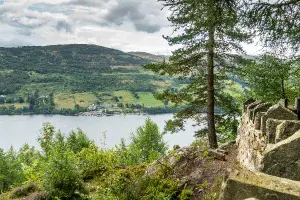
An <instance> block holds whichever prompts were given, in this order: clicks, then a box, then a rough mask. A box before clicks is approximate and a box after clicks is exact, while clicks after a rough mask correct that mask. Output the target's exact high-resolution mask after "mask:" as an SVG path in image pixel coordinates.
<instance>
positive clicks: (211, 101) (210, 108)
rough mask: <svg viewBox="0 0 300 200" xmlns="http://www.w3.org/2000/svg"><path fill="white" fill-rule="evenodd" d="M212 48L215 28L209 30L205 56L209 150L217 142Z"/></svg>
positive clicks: (216, 145)
mask: <svg viewBox="0 0 300 200" xmlns="http://www.w3.org/2000/svg"><path fill="white" fill-rule="evenodd" d="M214 48H215V28H214V27H212V28H210V30H209V47H208V55H207V122H208V142H209V146H210V148H213V149H216V148H218V141H217V135H216V128H215V112H214V108H215V98H214V54H215V52H214Z"/></svg>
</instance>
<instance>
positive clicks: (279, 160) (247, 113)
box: [221, 100, 300, 200]
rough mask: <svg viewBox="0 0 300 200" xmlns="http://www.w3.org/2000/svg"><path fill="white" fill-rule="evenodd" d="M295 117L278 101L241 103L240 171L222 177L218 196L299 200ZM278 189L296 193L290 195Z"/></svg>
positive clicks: (299, 130)
mask: <svg viewBox="0 0 300 200" xmlns="http://www.w3.org/2000/svg"><path fill="white" fill-rule="evenodd" d="M297 119H298V115H297V114H295V112H293V111H292V110H290V109H287V108H285V107H284V106H282V105H281V104H276V105H273V106H272V105H271V104H269V103H263V102H260V101H253V100H250V101H247V102H246V103H245V104H244V110H243V115H242V121H241V124H240V127H239V130H238V138H237V145H238V153H237V160H238V162H239V163H240V165H241V172H238V173H236V174H231V175H229V178H227V179H226V180H225V182H224V187H223V193H222V195H221V199H226V200H227V199H228V200H242V199H246V198H256V199H300V121H299V120H297ZM250 172H251V173H250ZM237 174H247V177H248V178H244V179H241V178H240V175H237ZM260 179H266V180H268V181H269V182H268V181H267V182H264V181H263V180H260ZM254 180H255V181H254ZM280 180H281V181H280ZM274 181H275V182H276V184H275V185H274ZM261 182H263V184H260V183H261ZM258 183H259V184H258ZM264 184H267V185H264ZM272 185H273V186H274V187H272ZM295 187H296V188H295ZM280 188H281V189H280ZM282 188H293V191H295V190H297V191H299V192H296V193H293V194H292V193H291V192H288V191H289V190H288V189H287V190H285V191H283V190H282ZM243 191H244V192H243ZM245 191H249V194H246V193H245ZM263 194H269V197H266V196H264V195H263ZM270 195H271V197H270ZM272 195H273V196H272Z"/></svg>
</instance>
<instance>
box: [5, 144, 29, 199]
mask: <svg viewBox="0 0 300 200" xmlns="http://www.w3.org/2000/svg"><path fill="white" fill-rule="evenodd" d="M23 181H24V174H23V171H22V165H21V163H20V162H19V160H18V159H17V154H16V152H15V151H14V150H13V149H12V148H11V149H10V150H9V151H8V152H4V150H3V149H0V192H1V193H2V192H5V191H7V190H8V189H10V187H12V186H18V185H20V184H21V183H22V182H23Z"/></svg>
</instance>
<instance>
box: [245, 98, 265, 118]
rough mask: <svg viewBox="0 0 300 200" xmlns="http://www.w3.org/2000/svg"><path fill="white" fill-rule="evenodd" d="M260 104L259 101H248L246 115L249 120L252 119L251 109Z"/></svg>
mask: <svg viewBox="0 0 300 200" xmlns="http://www.w3.org/2000/svg"><path fill="white" fill-rule="evenodd" d="M260 104H262V102H261V101H255V102H253V103H250V104H249V105H248V107H247V114H248V117H249V119H250V120H253V119H252V116H253V109H254V108H255V107H256V106H258V105H260Z"/></svg>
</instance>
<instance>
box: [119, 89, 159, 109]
mask: <svg viewBox="0 0 300 200" xmlns="http://www.w3.org/2000/svg"><path fill="white" fill-rule="evenodd" d="M137 94H138V96H139V98H138V99H137V98H135V97H134V96H133V94H132V93H131V92H129V91H123V90H122V91H115V92H113V96H117V97H120V96H122V99H120V102H122V103H123V104H126V103H128V104H140V105H144V106H145V107H162V106H164V104H163V102H162V101H160V100H157V99H155V97H154V96H153V94H152V93H151V92H137Z"/></svg>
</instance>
